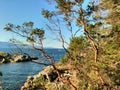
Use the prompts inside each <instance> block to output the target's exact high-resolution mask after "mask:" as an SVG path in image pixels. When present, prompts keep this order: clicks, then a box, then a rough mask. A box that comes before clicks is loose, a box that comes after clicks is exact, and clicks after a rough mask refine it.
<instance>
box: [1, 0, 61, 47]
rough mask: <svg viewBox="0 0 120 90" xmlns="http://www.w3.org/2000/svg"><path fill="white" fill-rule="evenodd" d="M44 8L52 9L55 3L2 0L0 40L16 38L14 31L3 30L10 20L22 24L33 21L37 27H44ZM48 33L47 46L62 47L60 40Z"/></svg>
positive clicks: (33, 0)
mask: <svg viewBox="0 0 120 90" xmlns="http://www.w3.org/2000/svg"><path fill="white" fill-rule="evenodd" d="M53 4H54V3H53ZM43 8H45V9H49V10H51V9H53V5H52V4H51V5H49V4H48V3H46V2H45V0H0V41H5V42H6V41H9V39H10V38H12V37H14V38H16V36H15V35H14V34H13V33H9V32H5V31H4V30H3V28H4V27H5V24H7V23H9V22H10V23H13V24H18V25H21V24H22V23H23V22H26V21H33V22H34V26H35V27H38V28H41V27H42V28H44V27H45V22H47V20H45V19H44V18H43V17H42V15H41V10H42V9H43ZM47 35H48V39H46V40H45V42H44V45H45V47H61V44H60V43H59V42H57V41H55V40H52V39H49V36H51V33H49V32H48V33H47Z"/></svg>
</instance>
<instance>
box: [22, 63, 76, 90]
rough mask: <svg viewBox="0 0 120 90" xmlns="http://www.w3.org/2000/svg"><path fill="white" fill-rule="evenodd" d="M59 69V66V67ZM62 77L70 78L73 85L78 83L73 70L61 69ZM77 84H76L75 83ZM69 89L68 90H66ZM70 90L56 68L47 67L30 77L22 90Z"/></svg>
mask: <svg viewBox="0 0 120 90" xmlns="http://www.w3.org/2000/svg"><path fill="white" fill-rule="evenodd" d="M58 67H59V65H58ZM59 70H60V72H61V77H65V78H70V80H71V82H72V83H73V84H75V85H76V84H77V83H78V79H77V78H76V75H77V73H76V72H75V71H73V70H72V71H71V69H63V68H61V69H60V68H59ZM74 82H75V83H74ZM66 88H67V89H66ZM68 89H69V90H70V88H69V87H68V86H67V85H66V84H65V83H64V82H62V81H61V80H60V79H59V77H58V75H57V73H56V72H55V70H54V68H53V67H52V66H51V65H50V66H45V67H44V68H43V70H41V71H40V72H39V73H38V74H36V75H33V76H28V77H27V80H26V82H25V83H24V84H23V86H21V89H20V90H68Z"/></svg>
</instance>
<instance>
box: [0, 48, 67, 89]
mask: <svg viewBox="0 0 120 90" xmlns="http://www.w3.org/2000/svg"><path fill="white" fill-rule="evenodd" d="M0 51H4V52H8V53H10V54H12V53H22V52H21V51H20V50H17V49H8V48H4V49H3V48H1V49H0ZM23 51H24V53H27V54H29V55H30V56H33V57H39V59H40V60H42V61H43V62H44V63H49V62H48V61H47V60H45V59H44V58H43V57H42V56H41V55H40V52H38V51H36V50H32V49H23ZM45 51H46V53H47V54H49V55H51V56H54V58H55V62H58V61H59V59H60V57H61V56H64V54H65V51H64V50H63V49H45ZM43 67H44V66H43V65H41V64H37V63H34V62H20V63H8V64H0V71H2V73H3V76H2V77H0V79H1V80H2V87H3V90H20V87H21V86H22V85H23V84H24V82H25V81H26V79H27V76H31V75H34V74H37V73H38V72H39V71H41V70H42V68H43Z"/></svg>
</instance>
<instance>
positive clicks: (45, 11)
mask: <svg viewBox="0 0 120 90" xmlns="http://www.w3.org/2000/svg"><path fill="white" fill-rule="evenodd" d="M42 15H43V16H44V18H51V17H52V16H53V13H52V12H50V11H48V10H44V9H43V10H42Z"/></svg>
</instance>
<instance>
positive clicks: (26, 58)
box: [11, 55, 31, 62]
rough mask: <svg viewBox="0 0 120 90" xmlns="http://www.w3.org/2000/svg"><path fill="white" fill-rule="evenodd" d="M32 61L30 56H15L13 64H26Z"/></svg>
mask: <svg viewBox="0 0 120 90" xmlns="http://www.w3.org/2000/svg"><path fill="white" fill-rule="evenodd" d="M26 61H31V58H30V56H28V55H13V56H12V60H11V62H26Z"/></svg>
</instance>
